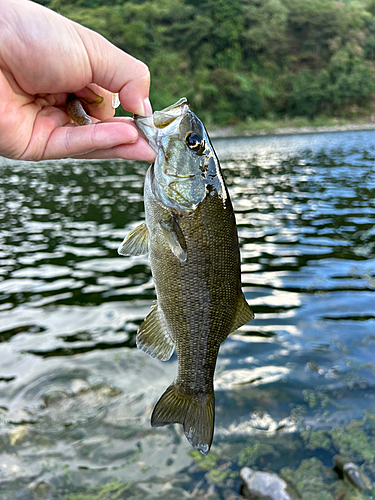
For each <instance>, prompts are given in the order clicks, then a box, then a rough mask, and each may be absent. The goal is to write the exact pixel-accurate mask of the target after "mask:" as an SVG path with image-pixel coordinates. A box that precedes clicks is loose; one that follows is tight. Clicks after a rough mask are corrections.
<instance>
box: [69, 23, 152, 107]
mask: <svg viewBox="0 0 375 500" xmlns="http://www.w3.org/2000/svg"><path fill="white" fill-rule="evenodd" d="M76 29H77V30H78V32H79V35H80V37H81V39H82V41H83V43H84V45H85V48H86V51H87V55H88V58H89V61H90V65H91V71H92V82H94V83H96V84H98V85H100V86H101V87H104V88H105V89H107V90H110V91H111V92H117V93H118V94H119V97H120V101H121V104H122V106H123V108H124V109H126V110H127V111H130V112H131V113H134V114H139V115H143V116H145V115H148V114H150V105H149V101H148V94H149V88H150V72H149V69H148V67H147V65H146V64H144V63H143V62H142V61H139V60H138V59H136V58H135V57H133V56H131V55H129V54H127V53H126V52H123V51H122V50H120V49H119V48H117V47H115V46H114V45H113V44H111V43H110V42H108V40H106V39H105V38H104V37H102V36H101V35H99V34H98V33H96V32H94V31H91V30H89V29H88V28H85V27H83V26H81V25H78V24H77V25H76Z"/></svg>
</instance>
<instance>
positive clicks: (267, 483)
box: [240, 467, 296, 500]
mask: <svg viewBox="0 0 375 500" xmlns="http://www.w3.org/2000/svg"><path fill="white" fill-rule="evenodd" d="M240 477H241V479H242V481H243V484H242V489H241V494H242V495H243V496H244V497H245V498H249V499H254V500H255V499H257V500H296V498H295V497H294V496H292V494H291V493H290V492H289V491H287V488H288V485H287V483H286V482H285V481H284V480H283V479H281V477H279V476H278V475H277V474H274V473H272V472H259V471H254V470H252V469H250V467H243V468H242V469H241V472H240Z"/></svg>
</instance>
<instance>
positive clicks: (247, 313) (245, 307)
mask: <svg viewBox="0 0 375 500" xmlns="http://www.w3.org/2000/svg"><path fill="white" fill-rule="evenodd" d="M253 319H254V313H253V311H252V310H251V309H250V306H249V304H248V303H247V302H246V299H245V296H244V294H243V293H241V296H240V298H239V300H238V306H237V313H236V317H235V318H234V322H233V325H232V328H231V330H230V333H232V332H234V330H237V328H239V327H240V326H242V325H245V324H246V323H248V322H249V321H251V320H253Z"/></svg>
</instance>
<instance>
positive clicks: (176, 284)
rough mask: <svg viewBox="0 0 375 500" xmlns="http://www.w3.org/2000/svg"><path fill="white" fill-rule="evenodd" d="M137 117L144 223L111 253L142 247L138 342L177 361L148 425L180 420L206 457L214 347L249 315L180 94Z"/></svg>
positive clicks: (231, 245)
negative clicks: (150, 290) (148, 154)
mask: <svg viewBox="0 0 375 500" xmlns="http://www.w3.org/2000/svg"><path fill="white" fill-rule="evenodd" d="M135 122H136V124H137V126H138V127H139V128H140V129H141V130H142V132H143V133H144V134H145V136H146V138H147V139H148V141H149V143H150V145H151V146H152V147H153V148H154V149H155V151H157V157H156V160H155V162H154V163H153V164H152V165H151V166H150V168H149V169H148V171H147V174H146V179H145V186H144V203H145V214H146V221H145V222H144V223H142V224H141V225H140V226H138V227H136V228H135V229H134V230H133V231H131V232H130V233H129V234H128V235H127V237H126V238H125V239H124V241H123V243H122V244H121V246H120V248H119V250H118V251H119V253H120V254H121V255H142V254H145V253H147V252H149V257H150V262H151V271H152V275H153V279H154V283H155V288H156V294H157V302H156V304H155V305H154V306H153V308H152V310H151V312H150V313H149V314H148V316H147V317H146V319H145V320H144V322H143V323H142V325H141V326H140V328H139V330H138V333H137V346H138V348H139V349H141V350H142V351H145V352H146V353H148V354H150V355H151V356H153V357H155V358H158V359H161V360H163V361H165V360H168V359H169V358H170V357H171V355H172V353H173V350H174V348H176V351H177V358H178V374H177V377H176V379H175V381H174V382H173V383H172V384H171V385H170V386H169V387H168V388H167V390H166V391H165V392H164V394H163V395H162V396H161V397H160V399H159V401H158V402H157V403H156V406H155V408H154V410H153V413H152V416H151V425H152V426H153V427H158V426H163V425H166V424H170V423H180V424H182V425H183V428H184V432H185V435H186V437H187V439H188V440H189V442H190V443H191V444H192V446H193V447H194V448H195V449H197V450H199V451H200V452H201V453H202V454H207V453H208V451H209V449H210V446H211V443H212V438H213V432H214V418H215V396H214V389H213V378H214V371H215V366H216V359H217V356H218V352H219V347H220V344H221V343H222V342H223V341H224V340H225V339H226V338H227V336H228V335H229V334H230V333H231V332H233V331H234V330H236V329H237V328H239V327H240V326H242V325H244V324H245V323H247V322H249V321H251V320H252V319H253V318H254V315H253V313H252V311H251V309H250V307H249V305H248V304H247V302H246V300H245V297H244V295H243V292H242V290H241V269H240V252H239V247H238V236H237V228H236V222H235V217H234V213H233V208H232V203H231V201H230V198H229V193H228V190H227V187H226V185H225V182H224V179H223V176H222V173H221V169H220V164H219V161H218V159H217V156H216V154H215V151H214V149H213V147H212V144H211V142H210V139H209V137H208V134H207V131H206V129H205V127H204V126H203V124H202V122H201V121H200V120H199V118H197V116H196V115H195V114H194V113H192V111H191V110H190V108H189V104H188V101H187V99H185V98H182V99H180V100H179V101H178V102H177V103H176V104H174V105H172V106H169V107H168V108H165V109H164V110H162V111H156V112H155V113H154V114H153V115H152V116H148V117H140V116H136V117H135Z"/></svg>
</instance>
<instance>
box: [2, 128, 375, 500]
mask: <svg viewBox="0 0 375 500" xmlns="http://www.w3.org/2000/svg"><path fill="white" fill-rule="evenodd" d="M214 146H215V148H216V151H217V154H218V156H219V158H220V160H221V165H222V169H223V173H224V176H225V179H226V182H227V185H228V188H229V191H230V194H231V198H232V201H233V205H234V209H235V213H236V218H237V224H238V231H239V237H240V246H241V255H242V282H243V289H244V292H245V296H246V298H247V300H248V302H249V303H250V304H251V307H252V309H253V310H254V312H255V315H256V318H255V320H254V321H253V322H251V323H249V324H248V325H246V326H244V327H242V328H241V329H240V330H238V331H237V332H235V333H234V334H232V335H231V336H230V337H229V338H228V339H227V340H226V341H225V342H224V343H223V345H222V347H221V349H220V354H219V358H218V365H217V371H216V378H215V393H216V423H215V436H214V442H213V446H212V451H211V452H210V454H209V455H208V457H207V458H205V459H204V460H202V459H201V457H200V456H199V454H196V453H194V452H193V453H192V452H191V448H190V445H189V444H188V442H187V441H186V439H185V437H184V436H183V433H182V430H181V426H177V425H176V426H167V427H162V428H157V429H152V428H151V427H150V423H149V419H150V415H151V411H152V408H153V405H154V404H155V402H156V400H157V399H158V397H159V396H160V395H161V394H162V392H163V391H164V390H165V388H166V387H167V386H168V385H169V384H170V382H171V381H172V380H173V378H174V376H175V374H176V368H177V365H176V363H177V360H176V357H175V355H174V356H173V357H172V359H171V360H170V361H168V362H166V363H163V362H160V361H158V360H155V359H152V358H151V357H149V356H147V355H146V354H144V353H142V352H140V351H139V350H138V349H137V348H136V347H135V334H136V331H137V328H138V327H139V325H140V324H141V322H142V320H143V318H144V317H145V316H146V314H147V313H148V312H149V310H150V307H151V305H152V302H153V300H154V298H155V292H154V287H153V282H152V278H151V275H150V268H149V263H148V260H147V256H142V257H129V258H125V257H120V256H119V255H118V254H117V251H116V250H117V247H118V246H119V244H120V242H121V241H122V239H123V237H124V236H125V234H126V233H127V232H128V230H129V229H131V228H133V227H134V226H135V225H137V224H138V223H139V222H140V221H142V219H143V216H144V213H143V195H142V190H143V182H144V177H145V172H146V170H147V168H148V165H147V164H145V163H139V162H121V161H77V160H63V161H58V162H57V161H50V162H42V163H26V162H14V161H7V160H4V159H0V497H1V498H2V499H4V500H14V499H21V500H33V499H35V498H47V499H50V498H51V499H59V500H60V499H64V500H91V499H98V500H101V499H117V498H140V499H141V498H142V499H143V498H150V499H151V498H152V499H153V498H163V499H174V498H176V499H177V498H178V499H180V498H190V497H197V498H203V497H207V498H218V499H221V498H229V497H230V496H231V495H232V498H237V496H236V495H237V494H238V492H239V487H240V480H239V478H238V471H239V469H240V467H242V466H243V465H249V466H251V467H253V468H255V469H259V470H269V471H275V472H278V473H281V474H284V477H290V478H292V479H291V480H292V482H293V481H294V483H293V484H294V486H295V487H296V488H297V490H298V489H299V492H300V494H301V495H302V497H303V498H307V499H309V500H310V499H312V498H315V496H313V494H312V493H309V495H307V494H306V491H307V490H306V486H304V485H302V486H301V483H298V480H297V479H296V477H297V475H298V473H301V471H303V467H305V468H306V467H307V465H308V466H309V468H310V469H311V467H313V466H314V467H318V468H319V467H320V470H321V472H322V474H321V476H322V477H321V478H320V479H319V480H320V481H321V484H320V483H319V484H320V486H319V488H318V491H320V492H323V491H324V492H327V495H334V494H333V493H332V491H333V489H332V488H336V489H335V491H336V490H337V488H340V487H341V486H340V485H341V483H344V482H343V481H340V480H338V478H337V477H335V476H333V475H332V474H333V472H329V471H331V468H332V457H333V455H335V454H337V453H345V454H346V455H348V456H349V458H350V459H351V460H353V461H356V462H357V463H358V464H359V465H360V466H361V467H362V469H363V470H364V471H365V472H366V474H367V475H368V476H369V477H370V479H372V480H374V472H375V471H374V468H373V464H374V459H375V451H374V450H375V423H374V422H375V295H374V288H375V229H374V222H375V201H374V199H375V132H373V131H364V132H345V133H329V134H328V133H327V134H310V135H293V136H278V137H276V136H275V137H261V138H238V139H233V138H231V139H217V140H215V141H214ZM314 470H315V469H314ZM288 474H289V476H288ZM293 474H294V475H293ZM301 474H302V473H301ZM301 474H300V475H301ZM327 474H328V475H327ZM330 474H331V476H330ZM316 477H317V476H316ZM319 477H320V476H319ZM293 478H294V479H293ZM327 478H328V479H327ZM332 485H333V486H332ZM304 488H305V489H304ZM304 495H305V496H304ZM306 495H307V496H306ZM365 495H368V496H366V497H365V498H375V497H374V496H373V495H374V491H373V492H372V493H368V494H367V493H366V494H365ZM316 498H324V499H326V498H327V499H330V498H336V497H334V496H319V497H318V496H317V497H316ZM337 498H338V497H337ZM340 498H354V497H350V496H348V497H340Z"/></svg>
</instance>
